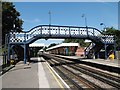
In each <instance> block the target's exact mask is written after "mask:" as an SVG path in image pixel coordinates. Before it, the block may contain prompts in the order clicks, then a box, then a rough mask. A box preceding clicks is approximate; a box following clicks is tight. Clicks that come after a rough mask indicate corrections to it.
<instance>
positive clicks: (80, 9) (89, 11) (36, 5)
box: [13, 2, 118, 45]
mask: <svg viewBox="0 0 120 90" xmlns="http://www.w3.org/2000/svg"><path fill="white" fill-rule="evenodd" d="M13 4H14V5H15V7H16V9H17V10H18V11H19V12H20V14H21V16H20V18H21V19H23V21H24V24H23V28H24V30H25V31H28V30H30V29H31V28H33V27H35V26H37V25H41V24H49V14H48V12H49V10H50V11H51V24H54V25H71V26H85V19H84V18H82V17H81V16H82V14H85V16H86V18H87V25H88V26H92V27H95V28H97V29H99V30H101V29H103V28H104V26H100V23H101V22H103V23H104V24H105V25H106V26H107V27H114V28H116V29H118V3H117V2H109V3H108V2H14V3H13ZM61 41H62V40H47V41H46V40H38V41H36V42H40V43H45V44H46V45H49V44H50V43H54V42H56V43H60V42H61Z"/></svg>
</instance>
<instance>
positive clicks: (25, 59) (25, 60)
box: [24, 44, 27, 64]
mask: <svg viewBox="0 0 120 90" xmlns="http://www.w3.org/2000/svg"><path fill="white" fill-rule="evenodd" d="M26 55H27V53H26V44H24V64H26V62H27V58H26Z"/></svg>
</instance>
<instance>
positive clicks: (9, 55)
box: [7, 44, 10, 63]
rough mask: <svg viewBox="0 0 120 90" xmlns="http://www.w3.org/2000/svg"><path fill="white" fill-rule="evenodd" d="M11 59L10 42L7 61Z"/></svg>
mask: <svg viewBox="0 0 120 90" xmlns="http://www.w3.org/2000/svg"><path fill="white" fill-rule="evenodd" d="M9 61H10V44H8V57H7V63H8V62H9Z"/></svg>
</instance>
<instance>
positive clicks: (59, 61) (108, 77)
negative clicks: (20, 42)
mask: <svg viewBox="0 0 120 90" xmlns="http://www.w3.org/2000/svg"><path fill="white" fill-rule="evenodd" d="M45 56H46V55H45ZM49 58H50V60H47V61H48V63H49V64H50V65H51V66H52V67H53V68H54V69H55V70H56V71H57V72H58V73H59V74H60V75H61V76H62V77H65V78H67V79H68V80H67V81H68V82H71V83H72V84H73V85H70V86H71V88H79V89H91V90H107V89H108V90H110V89H113V90H118V89H120V84H119V83H120V79H119V78H120V77H119V76H115V75H112V74H110V73H105V72H102V71H100V70H97V69H95V68H94V69H93V68H91V67H88V66H86V65H83V64H78V63H76V62H74V61H69V60H67V59H63V58H60V57H59V58H58V57H55V56H54V55H50V56H49Z"/></svg>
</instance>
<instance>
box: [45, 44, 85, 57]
mask: <svg viewBox="0 0 120 90" xmlns="http://www.w3.org/2000/svg"><path fill="white" fill-rule="evenodd" d="M46 51H47V52H48V53H50V54H57V55H66V56H84V48H83V47H80V45H79V43H61V44H59V45H56V46H53V47H50V48H48V49H46Z"/></svg>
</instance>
